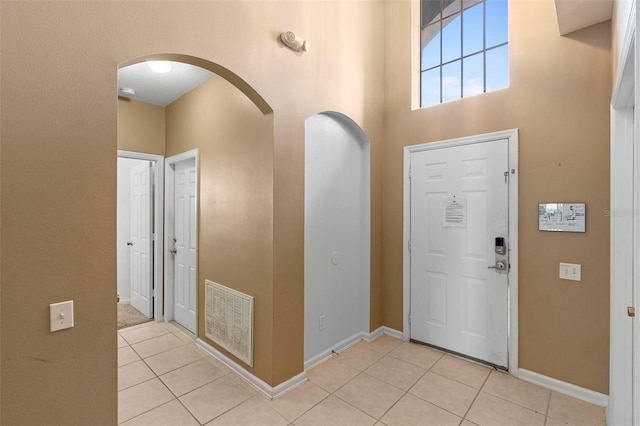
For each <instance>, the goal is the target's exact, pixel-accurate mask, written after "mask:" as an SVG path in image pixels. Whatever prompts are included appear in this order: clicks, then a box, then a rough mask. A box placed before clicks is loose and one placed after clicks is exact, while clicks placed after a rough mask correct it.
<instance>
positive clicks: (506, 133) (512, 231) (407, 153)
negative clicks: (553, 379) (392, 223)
mask: <svg viewBox="0 0 640 426" xmlns="http://www.w3.org/2000/svg"><path fill="white" fill-rule="evenodd" d="M498 139H507V140H508V146H509V170H510V171H511V170H514V171H515V173H510V174H509V263H510V264H511V269H510V270H509V326H508V334H509V337H508V352H509V366H508V368H509V372H510V373H511V374H512V375H514V376H517V375H518V129H510V130H503V131H499V132H493V133H484V134H481V135H475V136H467V137H463V138H457V139H448V140H444V141H440V142H431V143H424V144H419V145H411V146H405V147H404V176H403V179H404V182H403V213H404V214H403V239H402V242H403V247H402V250H403V279H402V282H403V284H402V285H403V303H402V304H403V330H404V333H403V334H404V339H405V340H409V339H410V338H411V329H410V326H409V311H410V308H411V256H410V253H409V239H410V237H411V185H410V179H409V170H410V167H411V154H412V153H414V152H420V151H427V150H433V149H442V148H450V147H454V146H461V145H469V144H475V143H484V142H491V141H495V140H498Z"/></svg>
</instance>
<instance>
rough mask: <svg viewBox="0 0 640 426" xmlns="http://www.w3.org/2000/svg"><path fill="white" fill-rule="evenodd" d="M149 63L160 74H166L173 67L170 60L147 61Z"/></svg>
mask: <svg viewBox="0 0 640 426" xmlns="http://www.w3.org/2000/svg"><path fill="white" fill-rule="evenodd" d="M147 65H148V66H149V68H151V69H152V70H153V71H155V72H157V73H158V74H166V73H168V72H169V71H171V68H172V67H173V64H172V63H171V62H170V61H147Z"/></svg>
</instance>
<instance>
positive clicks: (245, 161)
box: [118, 54, 274, 381]
mask: <svg viewBox="0 0 640 426" xmlns="http://www.w3.org/2000/svg"><path fill="white" fill-rule="evenodd" d="M158 60H163V61H174V62H183V63H187V64H190V65H195V66H198V67H201V68H205V69H207V70H209V71H212V72H213V73H214V74H213V76H212V77H211V78H209V79H208V80H206V81H205V82H204V83H202V84H201V85H199V86H198V87H196V88H195V89H193V90H191V91H190V92H188V93H186V94H184V95H183V96H181V97H179V98H178V99H177V100H175V101H173V102H171V103H170V104H168V105H166V106H165V107H158V106H155V105H149V104H144V105H140V104H141V103H140V102H136V101H128V100H123V99H119V101H118V104H119V105H118V149H119V150H121V151H129V152H143V153H147V154H154V155H161V156H162V157H165V158H170V157H176V156H179V155H181V154H183V153H188V152H193V151H194V150H197V153H198V154H197V156H198V157H197V158H198V161H197V170H196V174H197V182H198V183H197V199H198V202H197V205H196V215H197V218H196V224H197V272H196V276H197V278H196V297H197V318H196V321H197V327H196V329H197V332H196V337H197V338H198V339H200V340H201V341H202V342H204V343H205V344H207V345H209V346H211V347H212V348H214V349H215V350H217V351H219V352H220V353H222V354H223V355H225V356H227V357H228V358H230V359H231V360H232V361H234V362H236V363H237V364H238V365H239V366H240V367H241V368H244V369H245V370H247V371H249V372H250V373H251V374H252V375H254V376H257V377H259V378H261V379H262V380H265V381H269V379H270V376H271V368H272V366H271V364H272V362H271V357H272V334H273V321H272V312H273V305H272V292H273V138H274V136H273V135H274V131H273V128H274V124H273V114H272V109H271V107H270V106H269V105H268V104H267V103H266V101H265V100H264V98H262V96H260V95H259V94H258V93H257V92H256V91H255V90H254V89H253V88H252V87H251V86H249V85H248V84H247V83H246V82H245V81H244V80H242V79H241V78H240V77H239V76H237V75H236V74H235V73H233V72H232V71H230V70H228V69H226V68H224V67H222V66H220V65H218V64H215V63H213V62H210V61H208V60H205V59H201V58H196V57H192V56H188V55H180V54H155V55H148V56H144V57H140V58H136V59H134V60H130V61H126V62H123V63H121V64H120V66H119V68H123V67H126V66H129V65H134V64H138V63H140V62H145V61H158ZM133 110H136V111H133ZM151 115H155V116H156V118H155V121H153V120H152V124H150V123H151V122H150V121H147V119H148V118H149V116H151ZM125 123H126V125H125ZM150 127H153V128H154V129H156V130H158V129H159V128H161V131H158V132H155V133H153V134H150V132H149V131H148V130H149V128H150ZM145 137H147V138H148V140H147V141H145V142H144V143H141V141H140V139H141V138H145ZM167 170H168V169H167ZM165 190H166V188H165ZM166 238H170V236H168V235H167V236H165V244H164V252H165V256H164V259H165V268H166V267H167V265H166V263H167V262H168V261H171V256H170V255H169V256H168V255H166V252H167V250H169V249H171V248H172V247H170V245H169V244H170V241H168V240H166ZM205 280H210V281H213V282H215V283H218V284H222V285H224V286H226V287H229V288H232V289H234V290H237V291H239V292H242V293H245V294H248V295H250V296H253V297H254V318H253V319H254V327H253V342H254V343H253V344H254V359H253V366H249V365H247V364H245V363H243V362H242V361H241V360H239V359H237V358H236V357H234V356H233V354H231V353H229V352H227V351H225V350H224V349H223V348H222V347H220V346H219V345H217V344H216V343H215V342H213V341H212V340H210V339H209V338H207V336H206V332H205V330H206V310H205ZM165 319H167V318H165Z"/></svg>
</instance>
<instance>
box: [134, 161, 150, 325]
mask: <svg viewBox="0 0 640 426" xmlns="http://www.w3.org/2000/svg"><path fill="white" fill-rule="evenodd" d="M151 171H152V169H151V163H150V162H147V161H143V162H141V163H140V164H139V165H136V166H134V167H132V168H131V240H130V241H129V242H128V244H129V245H131V305H132V306H133V307H134V308H136V309H137V310H138V311H140V312H142V313H143V314H144V315H146V316H147V317H149V318H151V317H152V316H153V273H152V271H153V266H152V261H153V256H152V253H153V223H152V220H151V217H152V215H151V211H152V205H153V196H152V185H151V182H152V172H151Z"/></svg>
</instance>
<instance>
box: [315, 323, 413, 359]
mask: <svg viewBox="0 0 640 426" xmlns="http://www.w3.org/2000/svg"><path fill="white" fill-rule="evenodd" d="M383 334H388V335H389V336H391V337H394V338H396V339H400V340H404V336H403V334H402V331H398V330H394V329H392V328H389V327H384V326H383V327H378V328H377V329H376V330H375V331H372V332H371V333H364V332H360V333H356V334H354V335H353V336H351V337H348V338H346V339H344V340H343V341H341V342H340V343H338V344H336V345H335V346H334V347H333V348H331V349H328V350H326V351H323V352H322V353H320V354H318V355H316V356H314V357H313V358H311V359H309V360H307V361H305V363H304V369H305V370H308V369H310V368H312V367H313V366H315V365H318V364H320V363H321V362H323V361H325V360H326V359H328V358H331V357H332V356H333V355H335V354H339V353H342V352H344V351H346V350H347V349H349V348H350V347H351V346H353V345H355V344H356V343H358V342H360V341H361V340H364V341H366V342H373V341H374V340H376V339H377V338H378V337H380V336H382V335H383Z"/></svg>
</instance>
